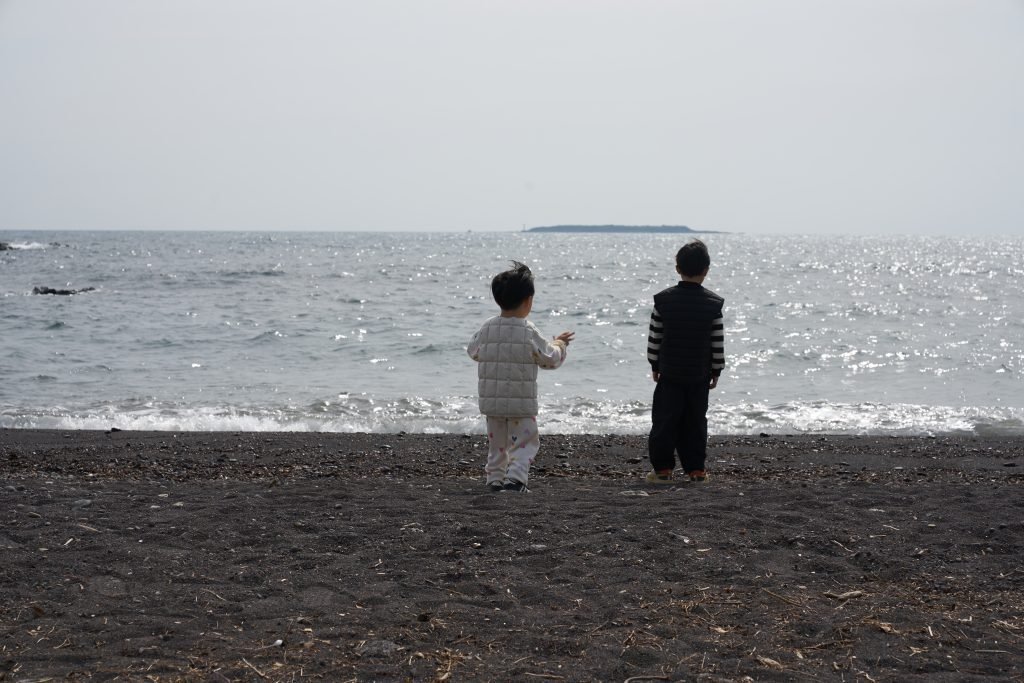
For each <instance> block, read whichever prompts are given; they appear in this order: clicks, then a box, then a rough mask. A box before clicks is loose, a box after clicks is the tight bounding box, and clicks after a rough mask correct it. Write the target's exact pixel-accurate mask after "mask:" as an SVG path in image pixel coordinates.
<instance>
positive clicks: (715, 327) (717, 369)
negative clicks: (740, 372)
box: [711, 316, 725, 377]
mask: <svg viewBox="0 0 1024 683" xmlns="http://www.w3.org/2000/svg"><path fill="white" fill-rule="evenodd" d="M724 367H725V321H724V320H723V319H722V317H721V316H719V317H717V318H715V319H714V320H713V321H711V375H712V376H713V377H718V376H719V375H721V374H722V369H723V368H724Z"/></svg>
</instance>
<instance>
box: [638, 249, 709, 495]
mask: <svg viewBox="0 0 1024 683" xmlns="http://www.w3.org/2000/svg"><path fill="white" fill-rule="evenodd" d="M710 265H711V257H710V256H709V255H708V248H707V246H705V244H704V243H703V242H701V241H700V240H696V239H695V240H693V241H692V242H690V243H689V244H686V245H684V246H683V247H682V249H680V250H679V252H678V253H677V254H676V272H678V273H679V276H680V277H681V278H682V280H681V281H680V282H679V284H677V285H676V286H674V287H669V288H668V289H666V290H663V291H661V292H658V293H657V294H655V295H654V310H653V311H652V312H651V329H650V334H649V336H648V338H647V360H649V361H650V362H651V376H652V377H653V378H654V381H655V382H657V383H658V384H657V386H656V387H655V389H654V406H653V408H652V410H651V422H652V426H651V434H650V438H649V440H648V452H649V455H650V459H651V466H652V468H653V469H654V471H653V472H651V473H650V474H648V475H647V481H648V482H650V483H652V484H672V483H673V480H672V470H673V468H674V467H675V464H676V453H678V454H679V461H680V463H681V464H682V466H683V472H685V473H686V475H687V477H689V480H690V481H691V482H694V483H702V482H704V481H706V480H707V473H706V472H705V469H704V460H705V458H706V457H707V445H708V419H707V411H708V393H709V391H710V390H711V389H714V388H715V387H716V386H717V385H718V377H719V375H721V374H722V368H724V367H725V349H724V342H725V333H724V326H723V323H722V304H723V303H724V299H722V297H720V296H718V295H717V294H715V293H714V292H712V291H711V290H709V289H704V287H703V286H702V283H703V282H704V278H705V277H707V274H708V268H709V267H710Z"/></svg>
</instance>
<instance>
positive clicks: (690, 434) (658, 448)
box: [647, 377, 710, 472]
mask: <svg viewBox="0 0 1024 683" xmlns="http://www.w3.org/2000/svg"><path fill="white" fill-rule="evenodd" d="M709 383H710V379H704V380H697V381H693V382H679V381H673V380H667V379H665V378H664V377H663V378H661V379H660V380H659V381H658V385H657V387H655V389H654V406H653V408H652V410H651V422H652V425H651V435H650V437H649V438H648V441H647V448H648V453H649V456H650V458H651V466H652V467H653V468H654V469H655V470H667V469H673V468H674V467H675V464H676V457H675V454H676V452H678V453H679V462H680V464H681V465H682V466H683V471H684V472H692V471H693V470H702V469H704V460H705V458H707V454H708V417H707V413H708V393H709V388H708V385H709Z"/></svg>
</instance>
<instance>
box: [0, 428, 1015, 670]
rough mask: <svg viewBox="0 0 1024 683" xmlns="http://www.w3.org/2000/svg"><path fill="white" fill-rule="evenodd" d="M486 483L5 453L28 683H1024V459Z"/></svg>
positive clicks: (312, 437)
mask: <svg viewBox="0 0 1024 683" xmlns="http://www.w3.org/2000/svg"><path fill="white" fill-rule="evenodd" d="M485 453H486V443H485V438H484V437H483V435H454V434H453V435H429V434H348V433H319V432H127V431H123V432H114V431H111V432H103V431H74V430H23V429H2V430H0V515H2V519H3V525H2V527H0V551H2V552H3V557H4V562H3V563H0V564H2V566H0V585H2V586H3V590H2V591H0V642H2V643H3V647H4V656H3V657H2V658H0V680H36V679H39V678H46V677H57V678H70V679H76V678H82V679H84V678H88V677H110V678H113V677H118V676H120V677H123V678H129V679H132V680H135V679H143V678H151V679H152V680H168V681H170V680H255V679H260V680H285V679H296V678H297V679H302V678H310V679H317V680H320V679H322V680H339V679H340V680H406V679H414V680H438V679H445V678H450V679H451V680H496V679H502V680H521V681H534V682H536V681H537V680H554V681H557V680H567V681H577V680H626V679H628V678H630V677H655V678H654V679H655V680H681V679H685V680H705V681H742V680H779V681H782V680H793V679H794V678H807V677H812V678H826V679H833V680H834V679H836V678H839V677H845V678H847V679H850V680H853V679H855V678H859V677H869V678H870V679H872V680H915V679H916V680H922V681H924V680H928V681H934V680H949V681H954V680H955V681H965V680H967V681H969V680H979V681H980V680H991V679H992V678H1001V679H1004V680H1007V679H1008V680H1015V679H1021V678H1022V677H1024V598H1022V597H1021V596H1022V595H1024V561H1022V559H1021V558H1022V557H1024V496H1022V495H1021V494H1022V493H1024V443H1022V440H1021V439H1019V438H1013V437H981V436H942V437H896V436H882V437H874V436H865V437H859V436H842V435H827V434H818V435H798V436H783V435H778V436H774V435H773V436H743V437H712V438H711V440H710V446H709V458H708V469H709V472H710V473H711V480H710V481H709V483H708V484H706V485H704V486H690V485H680V486H677V487H676V486H673V487H662V488H654V487H650V486H647V485H644V484H643V483H642V482H641V478H642V476H643V475H644V474H645V473H646V471H647V460H646V437H645V436H636V435H543V436H542V439H541V452H540V455H539V456H538V459H537V462H536V465H535V467H534V470H533V473H532V475H531V489H532V493H530V494H529V495H526V496H522V495H516V494H489V493H486V492H485V491H484V487H483V483H482V476H481V474H482V468H483V459H484V455H485ZM278 641H280V642H278ZM659 677H660V678H659ZM648 680H650V678H649V679H648Z"/></svg>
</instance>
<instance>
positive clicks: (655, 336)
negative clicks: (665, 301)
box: [647, 308, 664, 370]
mask: <svg viewBox="0 0 1024 683" xmlns="http://www.w3.org/2000/svg"><path fill="white" fill-rule="evenodd" d="M663 333H664V327H663V326H662V323H661V315H660V314H659V313H658V309H657V308H654V309H652V310H651V328H650V330H649V331H648V333H647V360H648V361H650V363H651V367H652V368H654V369H655V370H657V369H658V354H659V353H660V352H661V337H662V335H663Z"/></svg>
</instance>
